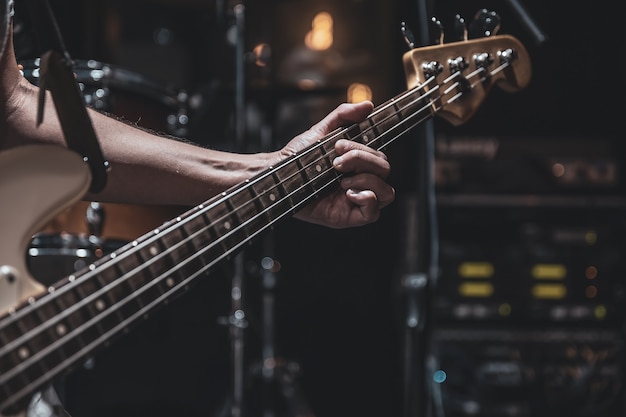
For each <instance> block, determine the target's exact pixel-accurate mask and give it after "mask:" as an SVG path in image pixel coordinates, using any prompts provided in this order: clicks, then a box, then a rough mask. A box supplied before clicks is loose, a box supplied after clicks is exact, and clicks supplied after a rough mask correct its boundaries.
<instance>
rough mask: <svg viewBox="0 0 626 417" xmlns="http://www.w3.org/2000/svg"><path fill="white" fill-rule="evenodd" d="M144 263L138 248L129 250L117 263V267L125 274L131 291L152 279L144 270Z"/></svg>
mask: <svg viewBox="0 0 626 417" xmlns="http://www.w3.org/2000/svg"><path fill="white" fill-rule="evenodd" d="M143 263H144V260H143V259H142V257H141V251H139V250H138V249H135V250H129V251H127V252H126V253H125V256H124V257H123V258H120V259H119V262H118V263H117V269H118V271H119V272H120V273H121V275H123V276H124V278H125V279H124V280H125V282H126V284H127V285H128V287H129V288H130V290H131V291H136V290H137V289H139V288H141V287H143V286H144V285H145V283H146V282H148V281H149V280H150V277H149V276H147V274H146V273H145V271H144V268H143Z"/></svg>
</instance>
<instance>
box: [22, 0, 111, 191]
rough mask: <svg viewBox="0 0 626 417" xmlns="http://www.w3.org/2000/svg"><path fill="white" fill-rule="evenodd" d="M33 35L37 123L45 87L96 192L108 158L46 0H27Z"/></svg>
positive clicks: (104, 174)
mask: <svg viewBox="0 0 626 417" xmlns="http://www.w3.org/2000/svg"><path fill="white" fill-rule="evenodd" d="M27 3H28V5H29V8H30V14H31V18H32V19H33V23H34V27H36V28H37V33H36V35H37V36H38V38H39V41H40V44H41V45H42V46H44V47H45V48H47V49H45V50H47V52H45V53H44V54H43V55H42V56H41V59H40V61H41V62H40V65H39V67H40V69H39V71H40V75H39V80H40V81H39V87H40V89H41V91H40V96H39V109H38V110H39V111H38V116H37V124H38V125H39V124H40V123H41V122H42V121H43V109H44V101H45V97H46V94H45V92H46V90H48V91H50V93H51V94H52V99H53V101H54V106H55V108H56V111H57V114H58V118H59V122H60V123H61V129H62V130H63V135H64V137H65V141H66V142H67V145H68V147H69V148H70V149H72V150H73V151H75V152H78V153H79V154H80V155H82V156H83V158H84V159H85V161H86V162H87V163H88V164H89V168H90V170H91V174H92V180H91V187H90V189H89V190H90V191H91V192H92V193H97V192H100V191H102V190H103V189H104V187H105V185H106V175H107V168H108V166H109V165H108V162H107V161H105V159H104V156H103V154H102V150H101V148H100V144H99V143H98V138H97V136H96V132H95V131H94V128H93V125H92V123H91V119H90V117H89V114H88V113H87V107H86V105H85V101H84V98H83V96H82V94H81V92H80V88H79V86H78V84H77V82H76V78H75V77H74V72H73V61H72V59H71V58H70V55H69V52H68V51H67V48H65V44H64V42H63V38H62V37H61V33H60V31H59V28H58V26H57V23H56V19H55V17H54V13H53V12H52V9H51V8H50V4H49V2H48V0H29V1H27Z"/></svg>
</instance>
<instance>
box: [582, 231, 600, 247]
mask: <svg viewBox="0 0 626 417" xmlns="http://www.w3.org/2000/svg"><path fill="white" fill-rule="evenodd" d="M597 241H598V234H597V233H596V232H595V230H590V231H588V232H587V233H585V242H587V244H588V245H595V244H596V242H597Z"/></svg>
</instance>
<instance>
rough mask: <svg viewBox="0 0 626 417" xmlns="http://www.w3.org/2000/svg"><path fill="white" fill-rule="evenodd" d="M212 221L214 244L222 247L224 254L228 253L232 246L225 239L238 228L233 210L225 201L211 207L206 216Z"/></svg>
mask: <svg viewBox="0 0 626 417" xmlns="http://www.w3.org/2000/svg"><path fill="white" fill-rule="evenodd" d="M206 217H207V218H208V219H209V220H210V221H209V223H208V224H210V225H211V227H210V229H211V231H212V232H213V235H214V238H215V240H214V242H215V243H218V244H220V245H221V246H222V249H223V251H224V252H228V251H229V250H230V249H231V248H232V246H231V245H230V244H229V243H228V241H227V239H226V238H225V236H226V235H228V234H229V233H231V231H232V230H233V229H234V227H235V226H236V219H235V218H234V217H233V216H232V210H231V209H230V208H229V207H228V205H227V203H226V202H225V201H221V202H219V203H218V204H215V205H214V206H212V207H211V209H210V210H209V212H208V213H207V216H206Z"/></svg>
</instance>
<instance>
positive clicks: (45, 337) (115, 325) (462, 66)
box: [0, 35, 531, 416]
mask: <svg viewBox="0 0 626 417" xmlns="http://www.w3.org/2000/svg"><path fill="white" fill-rule="evenodd" d="M403 63H404V66H405V70H406V74H407V84H408V89H407V91H405V92H403V93H401V94H399V95H398V96H396V97H394V98H392V99H391V100H389V101H387V102H385V103H383V104H382V105H379V106H377V107H376V108H375V109H374V111H373V112H372V113H371V114H370V115H369V116H368V117H367V119H366V120H365V121H363V122H361V123H358V124H354V125H351V126H347V127H345V128H341V129H338V130H336V131H334V132H332V133H331V134H329V135H327V136H326V137H324V138H322V139H320V140H319V141H318V142H316V143H315V144H313V145H311V146H310V147H308V148H307V149H305V150H303V151H301V152H300V153H298V154H296V155H293V156H291V157H289V158H287V159H285V160H284V161H282V162H281V163H280V164H278V165H276V166H274V167H271V168H269V169H268V170H266V171H265V172H263V173H261V174H259V175H257V176H254V177H252V178H250V179H249V180H247V181H245V182H243V183H241V184H239V185H237V186H235V187H232V188H231V189H229V190H227V191H225V192H223V193H221V194H219V195H217V196H215V197H213V198H211V199H209V200H208V201H206V202H205V203H204V204H200V205H199V206H197V207H194V208H192V209H190V210H188V211H187V212H185V213H183V214H181V215H180V216H178V217H176V218H174V219H172V220H170V221H168V222H166V223H164V224H163V225H162V226H161V227H159V228H157V229H155V230H153V231H151V232H149V233H147V234H145V235H143V236H141V237H139V238H137V239H136V240H134V241H132V242H130V243H128V244H126V245H124V246H122V247H121V248H119V249H118V250H116V251H114V252H112V253H110V254H108V255H105V256H103V257H101V258H99V259H98V260H97V261H95V262H94V263H92V264H91V265H88V266H87V267H86V268H85V269H83V270H80V271H78V272H75V273H73V274H72V275H69V276H67V277H65V278H63V279H61V280H59V281H58V282H56V283H55V284H53V285H50V286H48V287H44V286H43V285H42V284H41V283H39V282H37V281H36V280H35V279H34V278H33V277H32V276H31V275H30V274H29V271H28V268H27V263H26V255H25V254H26V251H27V247H28V244H29V242H30V240H31V238H32V236H33V234H34V233H36V232H37V231H38V230H40V228H41V227H42V226H43V225H45V224H46V223H47V222H48V221H49V220H50V219H51V218H53V217H54V216H55V215H57V214H58V213H60V212H61V211H62V210H64V209H65V208H67V207H69V206H70V205H72V204H73V203H75V202H76V201H78V200H80V199H81V198H82V196H83V195H84V194H85V193H86V191H87V189H88V187H89V184H90V173H89V168H88V166H87V164H86V163H85V162H84V161H83V159H82V157H81V156H79V155H78V154H77V153H74V152H73V151H70V150H68V149H66V148H63V147H58V146H46V145H34V146H23V147H18V148H14V149H10V150H7V151H5V152H2V153H0V195H2V196H3V198H2V199H1V200H0V207H1V212H2V216H0V230H2V232H3V236H2V239H1V240H0V415H2V416H8V415H16V414H17V415H19V414H24V410H25V407H26V405H27V403H28V401H29V400H30V398H32V396H33V395H34V394H35V393H37V392H39V391H40V390H41V389H42V388H44V387H46V386H47V385H49V384H50V383H52V382H54V381H55V380H56V379H57V378H59V377H60V376H61V375H63V374H65V373H67V372H69V371H71V370H72V369H73V368H74V367H75V366H77V365H79V364H80V363H82V362H83V361H84V360H86V359H87V358H88V357H90V356H92V355H94V354H95V353H96V352H97V351H99V350H100V349H104V348H106V347H107V346H108V345H109V344H110V343H111V342H112V341H113V340H115V338H116V337H117V336H120V335H122V334H124V333H125V332H128V331H129V329H131V328H132V326H133V324H137V323H138V322H139V321H141V320H143V319H145V318H146V317H148V315H149V314H151V313H153V312H154V311H155V309H157V308H158V307H159V306H162V305H163V304H165V303H167V302H168V300H171V299H172V298H173V297H174V296H176V295H179V294H181V293H183V292H185V291H186V290H187V289H188V288H189V287H190V286H191V285H192V284H193V283H194V282H195V281H197V280H199V279H203V278H206V277H207V275H209V274H210V273H211V272H212V271H214V267H215V266H216V265H217V264H218V263H220V262H222V261H224V260H227V259H229V258H230V257H232V256H233V255H235V254H236V253H237V252H238V251H239V250H240V249H241V248H242V247H243V246H244V245H246V244H248V243H250V242H251V241H252V240H253V239H255V238H257V237H259V236H260V235H261V234H262V233H263V232H265V231H267V230H269V229H270V228H271V227H272V225H274V224H275V223H277V222H279V221H281V220H282V219H285V218H287V217H288V216H291V215H292V214H293V213H294V212H296V211H297V210H298V209H299V208H301V207H302V206H304V205H305V204H307V202H309V201H311V200H312V199H314V198H316V196H318V195H320V194H321V193H324V192H325V190H327V189H329V188H330V187H334V186H336V185H337V182H338V180H339V179H340V178H341V174H339V173H338V172H336V171H335V170H334V169H333V167H332V160H333V159H334V158H335V156H336V155H335V151H334V144H335V142H336V141H337V140H339V139H349V140H353V141H357V142H360V143H363V144H366V145H368V146H370V147H372V148H376V149H379V150H381V149H384V148H385V147H387V146H389V145H390V144H391V143H392V142H394V141H395V140H396V139H398V138H400V137H402V136H405V135H404V134H405V133H406V132H407V131H408V130H410V129H411V128H413V127H415V126H417V125H420V124H421V123H423V122H424V121H426V120H428V119H430V118H432V117H433V116H435V115H441V116H442V117H444V118H445V119H446V120H448V121H449V122H450V123H452V124H453V125H460V124H462V123H464V122H466V121H467V120H469V119H470V118H471V117H472V116H473V115H474V114H475V112H476V111H477V109H478V108H479V106H480V104H481V103H482V102H483V100H484V99H485V97H486V95H487V93H488V92H489V91H490V89H491V88H492V87H494V86H498V87H500V88H502V89H503V90H505V91H508V92H514V91H518V90H520V89H522V88H524V87H525V86H526V85H527V84H528V83H529V81H530V74H531V68H530V60H529V56H528V53H527V51H526V49H525V48H524V46H523V45H522V44H521V43H520V42H519V41H518V40H517V39H516V38H514V37H512V36H508V35H494V36H491V37H486V38H481V39H472V40H465V41H458V42H452V43H448V44H440V45H433V46H427V47H423V48H416V49H413V50H410V51H408V52H406V53H405V54H404V55H403Z"/></svg>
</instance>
